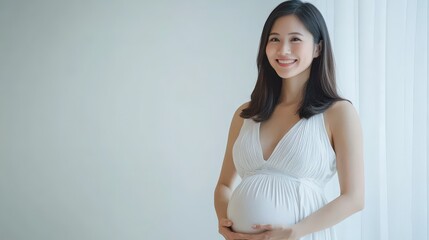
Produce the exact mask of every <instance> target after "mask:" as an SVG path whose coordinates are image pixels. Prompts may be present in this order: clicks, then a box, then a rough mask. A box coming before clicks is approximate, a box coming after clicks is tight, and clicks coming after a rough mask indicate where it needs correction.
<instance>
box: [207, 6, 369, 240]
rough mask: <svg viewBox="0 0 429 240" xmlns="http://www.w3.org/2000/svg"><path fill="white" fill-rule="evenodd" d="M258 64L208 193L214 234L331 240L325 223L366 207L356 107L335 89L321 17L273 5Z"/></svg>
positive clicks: (301, 9) (314, 11) (310, 9)
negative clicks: (334, 190) (331, 191)
mask: <svg viewBox="0 0 429 240" xmlns="http://www.w3.org/2000/svg"><path fill="white" fill-rule="evenodd" d="M257 65H258V79H257V82H256V86H255V88H254V90H253V92H252V95H251V99H250V101H249V102H247V103H244V104H243V105H241V106H240V107H239V108H238V109H237V111H236V112H235V114H234V116H233V118H232V122H231V126H230V130H229V135H228V142H227V147H226V152H225V157H224V162H223V165H222V170H221V173H220V177H219V181H218V184H217V186H216V190H215V208H216V213H217V216H218V219H219V232H220V234H222V235H223V237H224V238H225V239H227V240H234V239H252V240H253V239H255V240H256V239H282V240H284V239H286V240H287V239H289V240H290V239H295V240H296V239H301V240H333V239H336V237H335V232H334V229H333V228H332V227H333V226H334V225H335V224H337V223H338V222H340V221H342V220H343V219H345V218H346V217H348V216H350V215H352V214H353V213H355V212H357V211H360V210H361V209H362V208H363V206H364V173H363V168H364V167H363V146H362V145H363V143H362V131H361V127H360V121H359V117H358V114H357V112H356V110H355V108H354V107H353V105H352V104H351V102H350V101H348V100H346V99H344V98H341V97H340V96H339V95H338V93H337V89H336V82H335V71H334V58H333V54H332V48H331V43H330V40H329V35H328V30H327V27H326V24H325V21H324V19H323V17H322V15H321V14H320V12H319V11H318V10H317V9H316V8H315V7H314V6H313V5H312V4H310V3H303V2H301V1H298V0H292V1H286V2H283V3H281V4H280V5H279V6H277V7H276V8H275V9H274V10H273V11H272V12H271V14H270V15H269V17H268V19H267V21H266V22H265V25H264V28H263V31H262V35H261V40H260V46H259V54H258V57H257ZM336 172H337V173H338V179H339V185H340V190H341V191H340V195H339V196H338V197H337V198H335V199H334V200H332V201H331V202H329V203H328V202H327V200H326V198H325V196H324V192H323V188H324V186H325V184H326V183H327V182H328V181H329V180H330V179H331V178H332V177H333V176H334V175H335V173H336ZM237 176H240V177H241V182H240V184H239V185H238V186H237V187H236V188H235V190H234V191H232V185H233V182H234V180H235V178H236V177H237Z"/></svg>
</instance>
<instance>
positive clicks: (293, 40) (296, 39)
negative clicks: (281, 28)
mask: <svg viewBox="0 0 429 240" xmlns="http://www.w3.org/2000/svg"><path fill="white" fill-rule="evenodd" d="M291 40H292V42H299V41H301V39H299V38H297V37H294V38H292V39H291Z"/></svg>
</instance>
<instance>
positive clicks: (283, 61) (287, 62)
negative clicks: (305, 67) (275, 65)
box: [278, 59, 295, 64]
mask: <svg viewBox="0 0 429 240" xmlns="http://www.w3.org/2000/svg"><path fill="white" fill-rule="evenodd" d="M278 61H279V63H281V64H291V63H294V62H295V60H280V59H278Z"/></svg>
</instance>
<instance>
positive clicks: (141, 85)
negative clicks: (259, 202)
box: [0, 0, 347, 240]
mask: <svg viewBox="0 0 429 240" xmlns="http://www.w3.org/2000/svg"><path fill="white" fill-rule="evenodd" d="M280 2H281V1H274V0H272V1H258V0H252V1H226V0H223V1H209V0H206V1H197V0H194V1H190V0H188V1H166V0H163V1H101V0H99V1H48V0H41V1H37V2H36V1H13V0H2V1H0V239H10V240H21V239H22V240H24V239H43V240H48V239H64V240H65V239H103V240H109V239H221V238H220V236H219V235H218V234H217V220H216V216H215V212H214V208H213V189H214V186H215V184H216V181H217V178H218V174H219V170H220V165H221V161H222V159H223V154H224V151H225V145H226V138H227V133H228V128H229V123H230V120H231V117H232V114H233V112H234V111H235V109H236V107H237V106H238V105H240V104H241V103H243V102H245V101H247V100H248V99H249V96H250V93H251V90H252V89H253V86H254V83H255V81H256V64H255V62H256V54H257V48H258V43H259V37H260V32H261V31H262V26H263V24H264V21H265V19H266V17H267V16H268V14H269V12H270V11H271V10H272V9H273V8H274V7H275V6H276V5H277V4H278V3H280ZM312 2H313V3H315V4H316V6H318V7H320V9H321V11H322V12H324V13H325V11H324V9H325V8H326V7H327V6H326V5H324V4H318V2H317V1H312ZM328 7H329V6H328ZM327 22H328V25H329V24H331V25H332V21H331V20H330V19H329V18H327ZM346 97H347V95H346Z"/></svg>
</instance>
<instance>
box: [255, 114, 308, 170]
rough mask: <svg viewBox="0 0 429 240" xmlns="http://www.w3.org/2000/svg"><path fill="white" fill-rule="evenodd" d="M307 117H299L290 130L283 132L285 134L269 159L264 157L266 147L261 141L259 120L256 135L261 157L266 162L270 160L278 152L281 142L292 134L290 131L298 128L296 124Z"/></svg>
mask: <svg viewBox="0 0 429 240" xmlns="http://www.w3.org/2000/svg"><path fill="white" fill-rule="evenodd" d="M304 119H305V118H301V119H299V120H298V121H297V122H296V123H295V124H293V125H292V127H290V128H289V130H287V131H286V132H285V133H284V134H283V136H282V137H281V138H280V140H279V141H278V142H277V144H276V146H275V147H274V150H273V151H272V152H271V154H270V155H269V156H268V158H267V159H265V158H264V149H263V148H262V143H261V122H258V123H257V124H256V131H257V132H256V136H257V138H258V141H257V142H258V145H259V152H260V154H261V159H262V160H263V161H264V162H268V161H270V159H271V158H272V157H273V156H274V154H275V153H276V151H277V148H278V147H279V145H280V143H281V142H282V141H283V140H284V139H285V138H286V137H287V136H288V135H289V134H290V132H292V131H293V130H294V129H295V128H296V126H297V125H298V124H299V123H300V122H302V120H304Z"/></svg>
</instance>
